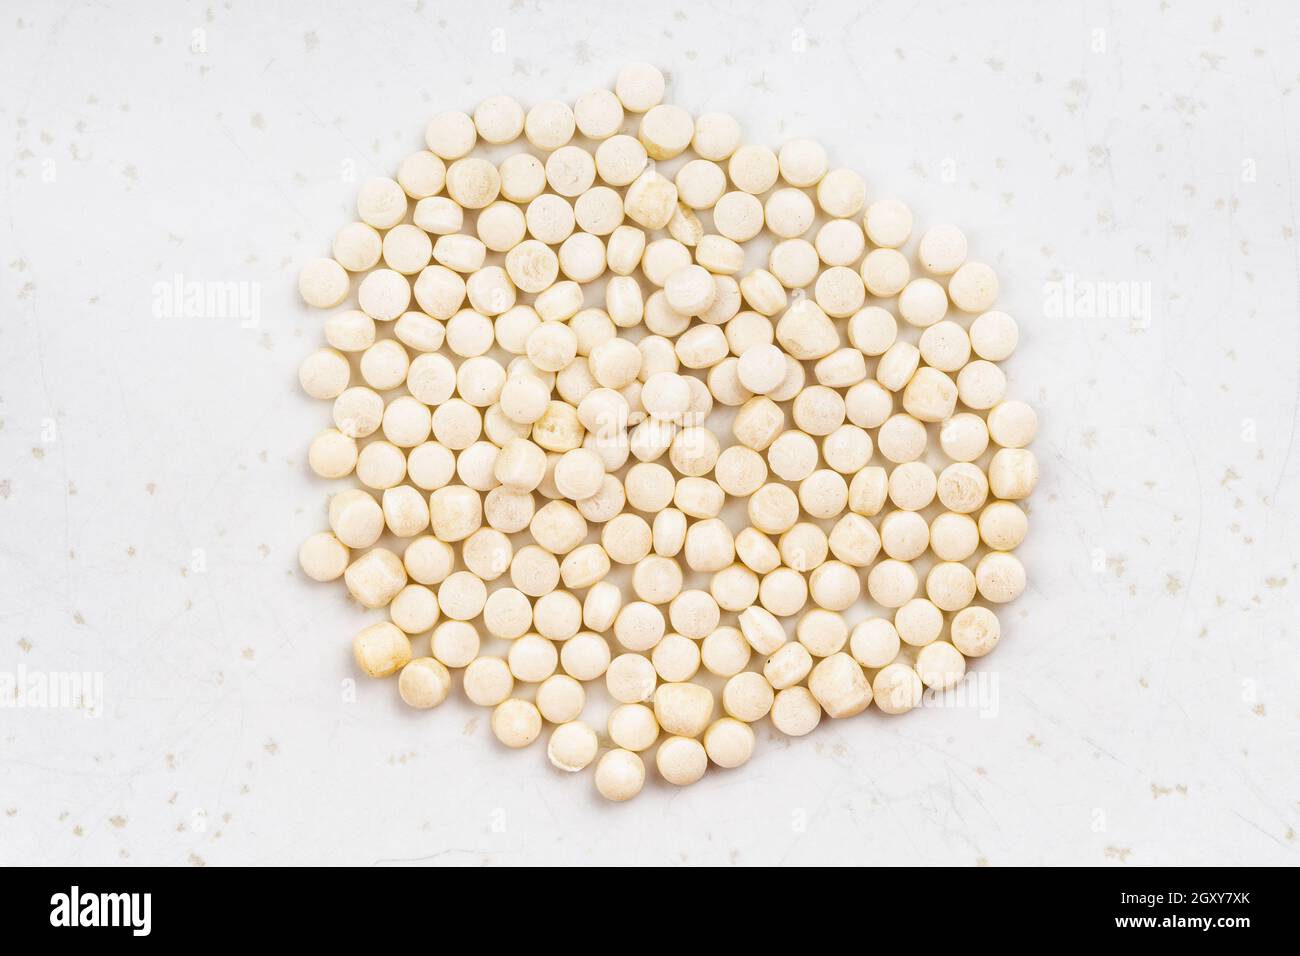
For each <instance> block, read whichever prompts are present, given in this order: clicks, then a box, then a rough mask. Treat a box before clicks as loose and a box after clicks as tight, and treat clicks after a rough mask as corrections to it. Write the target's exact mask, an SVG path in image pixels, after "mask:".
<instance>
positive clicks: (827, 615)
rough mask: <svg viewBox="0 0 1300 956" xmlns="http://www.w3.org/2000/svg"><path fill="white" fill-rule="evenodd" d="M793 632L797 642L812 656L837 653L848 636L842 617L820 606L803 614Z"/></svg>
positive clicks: (827, 655) (826, 655)
mask: <svg viewBox="0 0 1300 956" xmlns="http://www.w3.org/2000/svg"><path fill="white" fill-rule="evenodd" d="M795 634H796V636H797V637H798V639H799V643H800V644H801V645H802V646H803V647H805V648H807V650H808V652H809V653H810V654H812V656H813V657H829V656H830V655H832V654H835V653H837V652H838V651H840V650H841V649H842V648H843V647H844V645H845V643H846V642H847V641H848V638H849V632H848V627H847V625H845V623H844V618H843V617H842V616H841V615H840V614H838V613H835V612H832V611H827V610H823V609H821V608H813V609H811V610H809V611H808V612H807V613H806V614H804V616H803V617H802V618H800V620H799V624H798V626H797V627H796V628H795Z"/></svg>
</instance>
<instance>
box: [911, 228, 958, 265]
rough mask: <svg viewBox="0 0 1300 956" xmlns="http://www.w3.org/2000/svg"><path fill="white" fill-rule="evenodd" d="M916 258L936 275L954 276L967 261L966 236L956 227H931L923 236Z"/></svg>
mask: <svg viewBox="0 0 1300 956" xmlns="http://www.w3.org/2000/svg"><path fill="white" fill-rule="evenodd" d="M916 257H917V259H919V260H920V262H921V265H922V266H924V267H925V269H926V271H928V272H931V273H933V274H934V275H940V276H946V275H952V274H953V273H954V272H956V271H957V269H958V268H959V267H960V266H961V264H962V263H963V262H965V261H966V236H965V234H964V233H963V232H962V231H961V230H960V229H958V228H957V227H956V226H949V225H943V226H931V227H930V228H929V229H927V230H926V232H925V234H924V235H923V236H921V241H920V243H919V244H918V246H917V250H916Z"/></svg>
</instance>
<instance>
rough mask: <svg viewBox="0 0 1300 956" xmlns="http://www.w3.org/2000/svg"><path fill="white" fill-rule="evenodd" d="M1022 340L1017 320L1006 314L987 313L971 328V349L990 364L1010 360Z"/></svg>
mask: <svg viewBox="0 0 1300 956" xmlns="http://www.w3.org/2000/svg"><path fill="white" fill-rule="evenodd" d="M1019 339H1020V330H1019V328H1018V327H1017V326H1016V321H1015V319H1013V318H1011V316H1009V315H1007V314H1006V313H1005V312H985V313H984V314H983V315H981V316H979V317H978V318H976V319H975V321H974V322H972V323H971V327H970V342H971V348H973V349H974V350H975V354H976V355H978V356H979V357H980V358H982V359H988V360H989V361H990V362H1001V361H1002V360H1003V359H1006V358H1010V356H1011V353H1012V352H1014V351H1015V350H1016V343H1017V342H1018V341H1019Z"/></svg>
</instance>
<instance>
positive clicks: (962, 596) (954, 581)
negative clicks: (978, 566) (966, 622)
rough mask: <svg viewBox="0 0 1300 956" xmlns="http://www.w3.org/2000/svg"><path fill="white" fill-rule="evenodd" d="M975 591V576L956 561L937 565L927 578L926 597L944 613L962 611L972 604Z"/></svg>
mask: <svg viewBox="0 0 1300 956" xmlns="http://www.w3.org/2000/svg"><path fill="white" fill-rule="evenodd" d="M975 590H976V579H975V575H974V574H972V573H971V570H970V568H968V567H966V565H964V564H959V563H957V562H955V561H943V562H940V563H939V564H936V565H935V566H934V567H932V568H931V569H930V573H929V574H927V575H926V578H925V593H926V596H928V597H929V598H930V600H931V601H932V602H934V604H935V606H937V607H938V608H939V609H940V610H942V611H960V610H961V609H962V608H964V607H965V606H966V605H968V604H970V602H971V600H972V599H973V598H974V597H975Z"/></svg>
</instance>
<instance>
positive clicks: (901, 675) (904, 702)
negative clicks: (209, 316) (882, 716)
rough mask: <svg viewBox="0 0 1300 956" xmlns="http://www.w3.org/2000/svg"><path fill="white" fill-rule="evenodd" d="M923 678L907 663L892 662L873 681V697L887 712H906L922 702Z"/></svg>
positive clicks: (882, 709)
mask: <svg viewBox="0 0 1300 956" xmlns="http://www.w3.org/2000/svg"><path fill="white" fill-rule="evenodd" d="M923 690H924V689H923V688H922V686H921V678H920V677H918V676H917V674H916V671H914V670H912V668H910V667H908V666H907V665H906V664H890V665H888V666H886V667H883V668H881V670H880V671H879V672H878V673H877V674H876V676H875V679H874V680H872V682H871V698H872V700H874V701H875V702H876V706H877V707H879V708H880V710H881V711H882V712H884V713H886V714H905V713H907V712H908V711H909V710H911V709H912V708H913V707H916V706H917V705H918V704H920V703H921V695H922V693H923Z"/></svg>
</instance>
